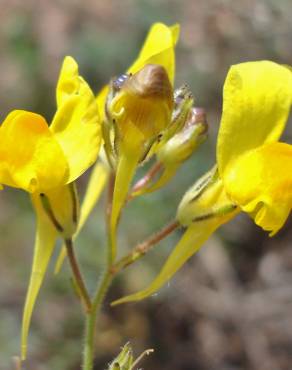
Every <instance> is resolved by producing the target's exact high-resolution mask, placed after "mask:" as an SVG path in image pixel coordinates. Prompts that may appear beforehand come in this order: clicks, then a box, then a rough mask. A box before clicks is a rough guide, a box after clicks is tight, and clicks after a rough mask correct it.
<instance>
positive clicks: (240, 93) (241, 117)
mask: <svg viewBox="0 0 292 370" xmlns="http://www.w3.org/2000/svg"><path fill="white" fill-rule="evenodd" d="M291 101H292V73H291V72H290V71H289V70H288V69H287V68H285V67H283V66H281V65H279V64H276V63H273V62H269V61H260V62H248V63H242V64H238V65H235V66H232V67H231V69H230V70H229V72H228V75H227V78H226V81H225V85H224V91H223V114H222V119H221V124H220V129H219V134H218V143H217V161H218V166H219V172H220V174H221V176H224V174H223V172H224V171H225V169H226V167H227V166H228V165H229V164H230V165H232V161H234V160H236V158H237V157H238V156H240V155H242V154H243V153H245V152H247V151H248V150H251V149H255V148H257V147H259V146H261V145H263V144H264V143H271V142H274V141H277V140H278V139H279V137H280V135H281V133H282V131H283V129H284V127H285V124H286V121H287V118H288V115H289V111H290V107H291Z"/></svg>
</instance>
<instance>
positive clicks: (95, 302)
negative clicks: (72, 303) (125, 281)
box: [82, 173, 115, 370]
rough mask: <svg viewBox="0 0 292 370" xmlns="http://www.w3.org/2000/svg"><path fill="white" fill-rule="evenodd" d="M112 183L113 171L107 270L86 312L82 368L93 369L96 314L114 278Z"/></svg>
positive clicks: (111, 181) (111, 184)
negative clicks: (88, 310) (111, 236)
mask: <svg viewBox="0 0 292 370" xmlns="http://www.w3.org/2000/svg"><path fill="white" fill-rule="evenodd" d="M114 183H115V175H114V173H111V174H110V178H109V185H108V194H107V205H106V225H107V235H108V250H107V252H108V256H107V270H106V272H105V273H104V274H103V276H102V277H101V280H100V283H99V285H98V287H97V290H96V293H95V295H94V297H93V299H92V306H91V311H90V312H88V313H87V314H86V324H85V338H84V352H83V363H82V370H92V369H93V365H94V364H93V362H94V354H95V351H94V348H95V346H94V343H95V335H96V321H97V315H98V312H99V310H100V307H101V305H102V303H103V300H104V297H105V295H106V293H107V291H108V289H109V287H110V284H111V282H112V280H113V278H114V275H113V274H112V272H111V266H112V263H113V256H112V249H111V238H110V218H111V212H112V202H113V189H114Z"/></svg>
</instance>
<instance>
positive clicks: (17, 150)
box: [0, 111, 68, 192]
mask: <svg viewBox="0 0 292 370" xmlns="http://www.w3.org/2000/svg"><path fill="white" fill-rule="evenodd" d="M67 177H68V164H67V161H66V158H65V156H64V154H63V151H62V149H61V147H60V145H59V144H58V142H57V141H56V140H55V139H54V136H53V135H52V133H51V132H50V130H49V128H48V125H47V123H46V121H45V119H44V118H43V117H42V116H40V115H38V114H35V113H31V112H26V111H13V112H11V113H10V114H9V115H8V116H7V118H6V119H5V121H4V122H3V124H2V125H1V128H0V183H2V184H6V185H8V186H13V187H18V188H22V189H24V190H26V191H28V192H34V191H44V190H46V189H50V188H53V187H57V186H59V185H60V184H63V183H65V182H66V180H67Z"/></svg>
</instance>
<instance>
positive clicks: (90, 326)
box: [82, 271, 113, 370]
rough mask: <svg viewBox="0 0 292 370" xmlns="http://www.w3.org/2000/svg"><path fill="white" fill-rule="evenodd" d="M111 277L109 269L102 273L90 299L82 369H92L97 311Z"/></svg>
mask: <svg viewBox="0 0 292 370" xmlns="http://www.w3.org/2000/svg"><path fill="white" fill-rule="evenodd" d="M112 279H113V275H112V274H111V272H110V271H107V272H106V273H105V274H104V275H103V277H102V279H101V282H100V285H99V287H98V289H97V291H96V294H95V297H94V299H93V301H92V309H91V311H90V312H88V313H87V314H86V328H85V339H84V352H83V364H82V370H93V361H94V347H95V346H94V342H95V333H96V320H97V313H98V311H99V309H100V307H101V304H102V302H103V299H104V296H105V295H106V292H107V291H108V289H109V287H110V284H111V282H112Z"/></svg>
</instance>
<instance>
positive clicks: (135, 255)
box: [111, 221, 180, 275]
mask: <svg viewBox="0 0 292 370" xmlns="http://www.w3.org/2000/svg"><path fill="white" fill-rule="evenodd" d="M178 227H180V224H179V222H178V221H173V222H171V223H169V224H168V225H166V226H165V227H164V228H162V229H161V230H159V231H158V232H156V233H155V234H153V235H152V236H150V237H149V238H148V239H146V240H145V241H143V242H142V243H139V244H138V245H137V246H136V247H134V248H133V249H132V251H131V252H130V253H129V254H127V255H126V256H124V257H122V258H121V259H120V260H119V261H117V262H116V263H115V264H114V265H113V266H112V268H111V272H112V274H113V275H116V274H117V273H118V272H119V271H121V270H123V269H124V268H126V267H127V266H129V265H131V264H132V263H134V262H135V261H137V260H138V259H140V258H141V257H143V256H144V255H145V254H146V253H148V252H149V251H150V250H151V249H152V248H153V247H154V246H155V245H156V244H157V243H158V242H160V241H161V240H162V239H164V238H166V237H167V236H168V235H169V234H171V233H172V232H173V231H174V230H176V229H177V228H178Z"/></svg>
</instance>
